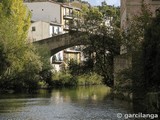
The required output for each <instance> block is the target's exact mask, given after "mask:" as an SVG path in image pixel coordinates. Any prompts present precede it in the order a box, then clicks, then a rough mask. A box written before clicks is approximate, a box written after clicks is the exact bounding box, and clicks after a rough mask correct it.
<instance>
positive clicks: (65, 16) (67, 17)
mask: <svg viewBox="0 0 160 120" xmlns="http://www.w3.org/2000/svg"><path fill="white" fill-rule="evenodd" d="M63 18H64V19H73V15H72V14H69V15H63Z"/></svg>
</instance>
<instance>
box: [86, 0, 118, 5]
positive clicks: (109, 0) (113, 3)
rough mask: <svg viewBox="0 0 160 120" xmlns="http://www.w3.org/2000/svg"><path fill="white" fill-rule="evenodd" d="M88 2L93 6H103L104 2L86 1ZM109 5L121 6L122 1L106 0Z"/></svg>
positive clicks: (96, 0)
mask: <svg viewBox="0 0 160 120" xmlns="http://www.w3.org/2000/svg"><path fill="white" fill-rule="evenodd" d="M85 1H88V2H89V3H90V4H91V5H93V6H95V5H101V2H103V1H104V0H85ZM105 1H106V3H107V4H108V5H114V6H120V0H105Z"/></svg>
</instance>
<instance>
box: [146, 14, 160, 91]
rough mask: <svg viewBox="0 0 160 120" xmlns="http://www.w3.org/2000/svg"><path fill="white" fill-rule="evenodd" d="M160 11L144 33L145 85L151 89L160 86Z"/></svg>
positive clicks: (156, 88) (157, 88)
mask: <svg viewBox="0 0 160 120" xmlns="http://www.w3.org/2000/svg"><path fill="white" fill-rule="evenodd" d="M159 20H160V12H159V13H157V17H156V18H154V19H153V21H152V22H151V23H150V24H149V25H148V27H147V29H146V30H145V34H144V45H143V60H144V76H145V85H146V87H147V88H148V89H149V90H152V91H153V90H159V87H160V82H159V80H160V76H159V73H160V23H159Z"/></svg>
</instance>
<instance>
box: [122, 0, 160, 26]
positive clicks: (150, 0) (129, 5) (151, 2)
mask: <svg viewBox="0 0 160 120" xmlns="http://www.w3.org/2000/svg"><path fill="white" fill-rule="evenodd" d="M143 1H144V3H145V4H146V5H148V6H149V8H150V11H151V12H152V13H153V16H155V11H156V10H157V9H158V8H160V0H121V28H122V29H127V27H128V25H129V21H130V20H131V19H132V18H133V16H135V15H138V14H139V13H140V12H141V5H142V2H143Z"/></svg>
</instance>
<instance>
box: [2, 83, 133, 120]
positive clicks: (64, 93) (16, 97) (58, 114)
mask: <svg viewBox="0 0 160 120" xmlns="http://www.w3.org/2000/svg"><path fill="white" fill-rule="evenodd" d="M131 112H132V104H131V103H129V102H125V101H120V100H117V99H115V98H114V97H113V95H112V93H111V89H110V88H109V87H106V86H90V87H78V88H61V89H52V90H44V89H43V90H38V91H37V92H36V93H32V94H24V93H23V94H22V93H21V94H9V93H8V94H1V95H0V120H91V119H93V120H118V118H117V113H121V114H125V113H131Z"/></svg>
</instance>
